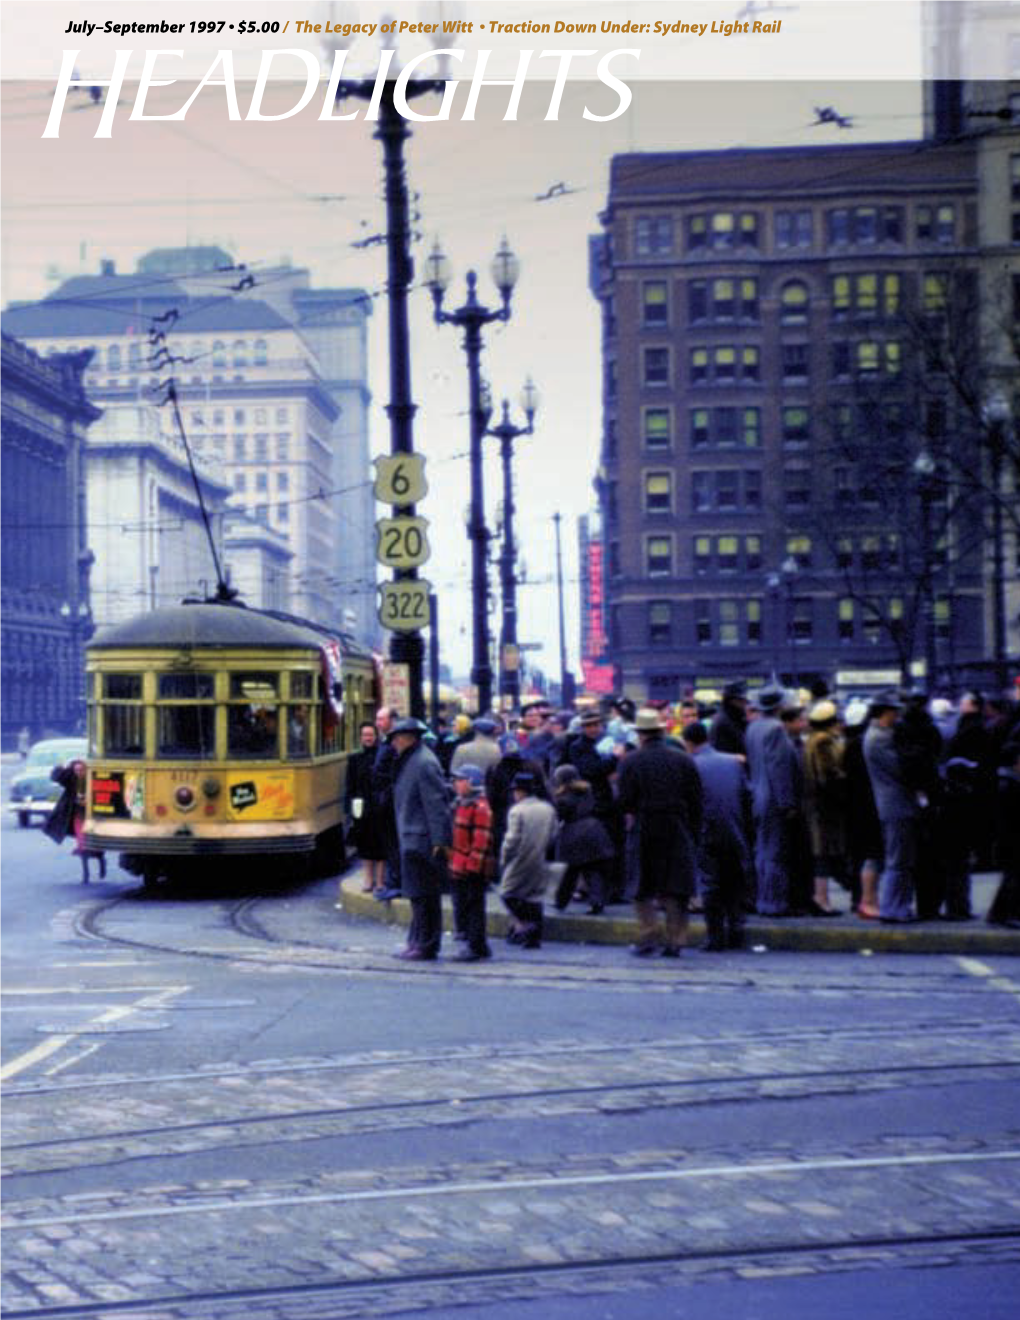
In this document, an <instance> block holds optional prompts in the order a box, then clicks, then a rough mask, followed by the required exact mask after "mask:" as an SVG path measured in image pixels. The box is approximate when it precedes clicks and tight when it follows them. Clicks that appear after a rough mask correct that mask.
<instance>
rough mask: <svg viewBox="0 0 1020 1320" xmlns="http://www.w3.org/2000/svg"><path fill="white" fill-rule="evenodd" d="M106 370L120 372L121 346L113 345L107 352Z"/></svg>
mask: <svg viewBox="0 0 1020 1320" xmlns="http://www.w3.org/2000/svg"><path fill="white" fill-rule="evenodd" d="M106 369H107V370H108V371H120V344H111V345H110V347H109V348H108V349H107V350H106Z"/></svg>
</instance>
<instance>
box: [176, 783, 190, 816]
mask: <svg viewBox="0 0 1020 1320" xmlns="http://www.w3.org/2000/svg"><path fill="white" fill-rule="evenodd" d="M174 801H175V802H176V803H177V806H178V808H179V809H180V810H181V811H190V810H191V808H192V807H193V806H194V805H195V791H194V789H192V788H190V787H189V786H188V785H187V784H182V785H181V786H180V788H178V789H176V790H175V791H174Z"/></svg>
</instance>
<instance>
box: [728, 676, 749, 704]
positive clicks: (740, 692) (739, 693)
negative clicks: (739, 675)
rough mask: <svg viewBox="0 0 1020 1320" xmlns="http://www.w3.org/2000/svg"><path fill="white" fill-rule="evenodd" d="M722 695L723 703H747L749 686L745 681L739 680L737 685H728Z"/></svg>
mask: <svg viewBox="0 0 1020 1320" xmlns="http://www.w3.org/2000/svg"><path fill="white" fill-rule="evenodd" d="M722 694H723V701H746V700H747V684H746V683H745V682H744V680H743V679H738V680H737V682H736V683H727V684H726V686H725V687H724V688H723V690H722Z"/></svg>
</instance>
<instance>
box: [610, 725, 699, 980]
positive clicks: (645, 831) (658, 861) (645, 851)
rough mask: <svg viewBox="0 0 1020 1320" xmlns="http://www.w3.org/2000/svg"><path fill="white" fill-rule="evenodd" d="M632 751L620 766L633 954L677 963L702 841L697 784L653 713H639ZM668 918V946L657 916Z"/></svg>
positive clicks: (688, 763) (690, 762) (694, 773)
mask: <svg viewBox="0 0 1020 1320" xmlns="http://www.w3.org/2000/svg"><path fill="white" fill-rule="evenodd" d="M634 728H635V730H636V731H637V735H638V747H637V750H636V751H633V752H629V753H628V754H627V755H626V756H625V757H624V758H623V760H622V761H621V762H620V771H619V781H618V782H619V795H620V808H621V810H622V811H623V812H624V813H625V818H626V821H627V828H628V844H629V849H632V850H633V851H632V857H633V862H634V871H635V875H636V879H637V888H636V891H635V894H634V908H635V911H636V913H637V919H638V942H637V944H635V945H634V948H633V952H634V953H635V954H637V955H638V956H639V957H648V956H649V955H651V954H654V953H657V952H661V953H662V954H663V956H665V957H670V958H677V957H679V955H680V950H681V948H682V947H683V943H684V938H685V935H686V932H687V906H688V903H689V902H690V898H691V895H692V894H693V893H694V882H695V877H696V874H697V852H698V842H699V840H700V838H701V828H702V814H703V793H702V788H701V778H700V776H699V775H698V772H697V770H696V769H695V766H694V762H693V760H692V759H691V757H690V756H689V755H688V754H687V752H684V751H681V750H679V748H677V747H674V746H671V745H670V744H669V743H667V742H666V739H665V737H664V729H663V724H662V718H661V716H660V714H659V712H658V711H657V710H651V709H648V708H646V709H643V710H639V711H638V713H637V717H636V719H635V721H634ZM660 908H661V910H662V912H663V914H664V917H665V938H664V939H663V937H662V933H661V931H660V926H659V917H658V910H659V909H660Z"/></svg>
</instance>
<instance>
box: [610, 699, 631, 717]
mask: <svg viewBox="0 0 1020 1320" xmlns="http://www.w3.org/2000/svg"><path fill="white" fill-rule="evenodd" d="M612 707H613V710H618V711H619V712H620V714H621V715H622V716H623V718H624V719H625V720H632V719H633V718H634V715H635V713H636V711H637V707H636V706H635V705H634V703H633V701H631V699H630V697H617V698H616V699H615V700H614V701H613V702H612Z"/></svg>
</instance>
